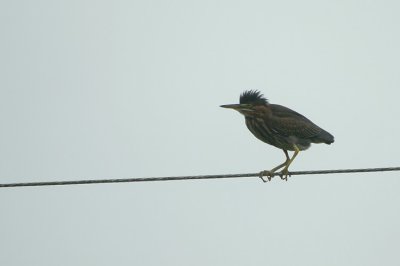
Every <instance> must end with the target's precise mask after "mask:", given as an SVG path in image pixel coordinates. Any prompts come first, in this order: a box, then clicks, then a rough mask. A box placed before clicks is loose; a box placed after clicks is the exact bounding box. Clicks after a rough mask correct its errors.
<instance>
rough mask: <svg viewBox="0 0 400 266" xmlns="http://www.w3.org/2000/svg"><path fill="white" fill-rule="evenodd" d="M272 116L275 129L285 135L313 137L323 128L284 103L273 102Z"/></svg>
mask: <svg viewBox="0 0 400 266" xmlns="http://www.w3.org/2000/svg"><path fill="white" fill-rule="evenodd" d="M270 107H271V111H272V116H271V118H270V119H269V121H268V122H269V124H270V127H271V129H272V130H273V131H276V132H277V133H279V134H281V135H285V136H296V137H298V138H304V139H307V138H312V137H314V136H316V135H318V134H319V133H320V132H321V130H322V129H321V128H320V127H318V126H317V125H315V124H314V123H313V122H311V121H310V120H309V119H308V118H306V117H305V116H303V115H301V114H299V113H297V112H295V111H293V110H291V109H289V108H287V107H285V106H282V105H277V104H271V105H270Z"/></svg>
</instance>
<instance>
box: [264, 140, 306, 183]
mask: <svg viewBox="0 0 400 266" xmlns="http://www.w3.org/2000/svg"><path fill="white" fill-rule="evenodd" d="M293 147H294V154H293V156H292V158H290V157H289V154H288V152H287V151H286V150H283V152H284V153H285V156H286V161H285V162H284V163H282V164H280V165H278V166H277V167H275V168H273V169H271V170H264V171H261V172H260V174H259V177H260V178H261V180H262V181H263V182H264V183H265V182H267V180H265V179H264V176H266V177H267V179H268V181H271V179H272V178H273V177H274V176H275V172H276V171H277V170H279V169H281V168H282V167H284V168H283V169H282V171H281V172H280V173H278V175H279V177H280V178H281V179H282V180H285V181H287V177H288V176H290V173H289V166H290V164H291V163H292V162H293V160H294V158H296V156H297V154H299V152H300V149H299V148H298V147H297V146H296V145H293Z"/></svg>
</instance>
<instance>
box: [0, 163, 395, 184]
mask: <svg viewBox="0 0 400 266" xmlns="http://www.w3.org/2000/svg"><path fill="white" fill-rule="evenodd" d="M387 171H400V167H386V168H361V169H338V170H315V171H297V172H289V176H293V175H316V174H344V173H366V172H387ZM274 176H282V173H280V172H279V173H274V174H273V175H272V177H274ZM241 177H260V173H250V174H227V175H197V176H170V177H147V178H142V177H139V178H119V179H92V180H90V179H89V180H74V181H48V182H26V183H8V184H0V188H5V187H37V186H64V185H83V184H105V183H128V182H150V181H174V180H194V179H222V178H241Z"/></svg>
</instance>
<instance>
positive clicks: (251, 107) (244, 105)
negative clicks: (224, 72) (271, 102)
mask: <svg viewBox="0 0 400 266" xmlns="http://www.w3.org/2000/svg"><path fill="white" fill-rule="evenodd" d="M239 102H240V103H239V104H226V105H221V107H223V108H230V109H234V110H236V111H238V112H240V113H241V114H243V115H244V116H254V115H255V114H256V113H257V112H258V111H259V109H260V107H261V108H262V107H266V106H268V100H267V99H266V98H265V97H264V95H262V94H261V92H259V91H257V90H248V91H245V92H243V93H242V94H241V95H240V101H239Z"/></svg>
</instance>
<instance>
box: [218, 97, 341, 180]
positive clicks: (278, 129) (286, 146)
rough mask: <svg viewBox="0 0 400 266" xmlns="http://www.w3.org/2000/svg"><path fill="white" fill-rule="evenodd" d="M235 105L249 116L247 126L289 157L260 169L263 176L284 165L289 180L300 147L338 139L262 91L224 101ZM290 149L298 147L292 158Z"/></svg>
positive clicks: (305, 147) (240, 111)
mask: <svg viewBox="0 0 400 266" xmlns="http://www.w3.org/2000/svg"><path fill="white" fill-rule="evenodd" d="M221 107H223V108H231V109H234V110H236V111H238V112H239V113H241V114H242V115H244V117H245V121H246V126H247V128H248V129H249V130H250V131H251V133H253V135H254V136H255V137H256V138H258V139H259V140H261V141H263V142H265V143H267V144H270V145H273V146H275V147H277V148H279V149H282V150H283V152H284V153H285V156H286V161H285V162H284V163H282V164H280V165H278V166H276V167H274V168H272V169H271V170H269V171H268V170H264V171H261V172H260V178H261V179H262V180H263V181H264V182H266V180H265V179H264V178H263V177H264V176H267V178H268V180H271V178H272V177H273V176H274V173H275V172H276V171H277V170H279V169H281V168H282V167H284V168H283V170H282V171H281V173H280V177H281V178H282V179H283V180H287V176H288V174H289V171H288V169H289V166H290V164H291V163H292V162H293V160H294V159H295V158H296V156H297V154H299V152H300V151H303V150H306V149H308V148H309V147H310V145H311V143H326V144H331V143H333V142H334V138H333V136H332V135H331V134H330V133H328V132H327V131H325V130H323V129H322V128H320V127H319V126H317V125H316V124H314V123H313V122H311V121H310V120H309V119H307V118H306V117H304V116H303V115H301V114H299V113H297V112H295V111H293V110H291V109H289V108H287V107H285V106H282V105H278V104H270V103H269V102H268V100H267V99H266V98H265V97H264V95H262V94H261V93H260V92H259V91H256V90H249V91H245V92H243V93H242V94H241V95H240V104H228V105H221ZM288 151H294V153H293V156H292V158H289V154H288Z"/></svg>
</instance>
